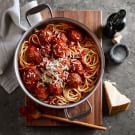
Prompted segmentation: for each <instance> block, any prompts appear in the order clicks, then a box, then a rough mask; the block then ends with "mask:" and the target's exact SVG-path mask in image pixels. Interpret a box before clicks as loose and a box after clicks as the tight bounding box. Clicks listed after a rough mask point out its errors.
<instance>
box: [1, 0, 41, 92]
mask: <svg viewBox="0 0 135 135" xmlns="http://www.w3.org/2000/svg"><path fill="white" fill-rule="evenodd" d="M12 4H13V5H12V6H11V7H9V8H7V9H6V10H5V11H4V12H3V15H2V17H1V18H0V20H1V23H0V85H1V86H2V87H3V88H4V89H5V91H7V92H8V93H9V94H10V93H11V92H13V91H14V90H15V89H16V88H17V86H18V82H17V80H16V77H15V74H14V69H13V55H14V51H15V48H16V46H17V44H18V42H19V40H20V38H21V36H22V34H23V33H24V32H25V31H26V30H28V24H27V23H26V20H25V12H26V11H27V10H28V9H30V8H32V7H34V6H36V5H37V1H35V0H34V1H31V2H28V3H27V4H26V5H24V6H23V7H22V8H20V3H19V0H13V1H12ZM1 6H2V4H1ZM41 19H42V17H41V15H40V13H38V14H36V15H33V16H32V17H31V18H30V22H31V23H32V25H33V24H36V23H37V22H39V21H41Z"/></svg>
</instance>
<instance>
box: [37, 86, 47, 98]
mask: <svg viewBox="0 0 135 135" xmlns="http://www.w3.org/2000/svg"><path fill="white" fill-rule="evenodd" d="M35 94H36V97H37V98H38V99H40V100H45V99H47V97H48V96H49V92H48V90H47V88H46V87H45V86H43V85H38V86H37V87H36V88H35Z"/></svg>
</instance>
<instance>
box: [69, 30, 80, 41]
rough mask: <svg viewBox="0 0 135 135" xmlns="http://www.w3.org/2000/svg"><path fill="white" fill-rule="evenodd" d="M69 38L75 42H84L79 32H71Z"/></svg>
mask: <svg viewBox="0 0 135 135" xmlns="http://www.w3.org/2000/svg"><path fill="white" fill-rule="evenodd" d="M68 36H69V39H70V40H72V41H75V42H77V41H81V40H82V34H81V32H80V31H79V30H75V29H73V30H70V31H69V34H68Z"/></svg>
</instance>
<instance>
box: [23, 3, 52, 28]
mask: <svg viewBox="0 0 135 135" xmlns="http://www.w3.org/2000/svg"><path fill="white" fill-rule="evenodd" d="M45 9H48V10H49V13H50V16H51V18H52V17H53V13H52V9H51V7H50V6H49V5H48V4H39V5H37V6H36V7H33V8H31V9H29V10H28V11H27V12H26V14H25V17H26V20H27V22H28V24H29V25H30V26H31V23H30V21H29V18H28V16H29V15H33V14H36V13H38V12H41V11H42V10H45Z"/></svg>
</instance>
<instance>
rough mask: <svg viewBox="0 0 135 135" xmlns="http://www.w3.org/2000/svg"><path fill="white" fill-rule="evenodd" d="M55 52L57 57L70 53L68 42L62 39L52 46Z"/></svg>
mask: <svg viewBox="0 0 135 135" xmlns="http://www.w3.org/2000/svg"><path fill="white" fill-rule="evenodd" d="M52 48H53V53H54V55H55V56H56V57H58V58H62V57H65V56H67V55H68V48H67V46H66V44H65V43H64V42H63V41H62V40H60V41H58V42H57V43H56V44H55V45H53V46H52Z"/></svg>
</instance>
